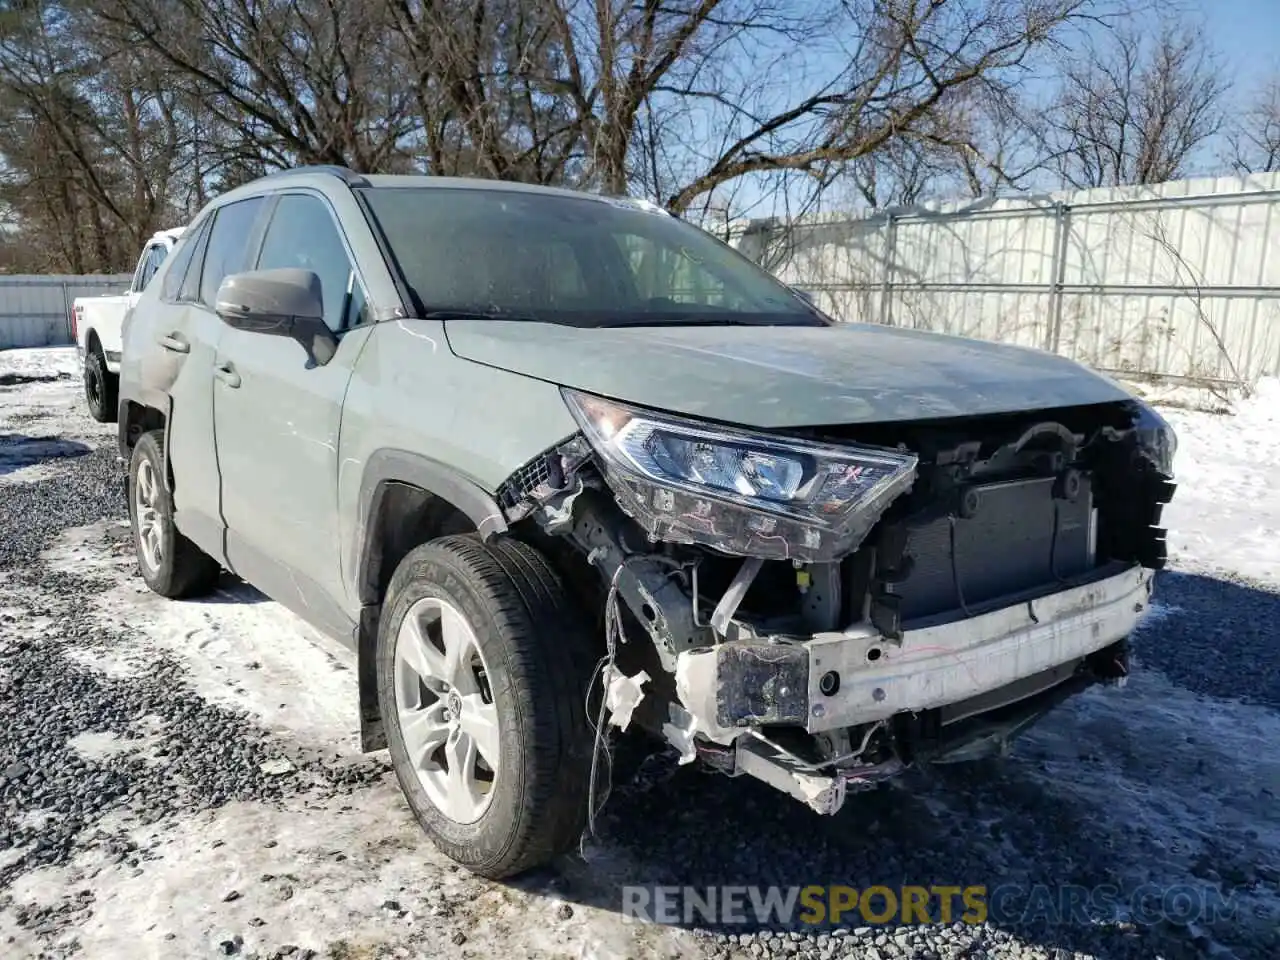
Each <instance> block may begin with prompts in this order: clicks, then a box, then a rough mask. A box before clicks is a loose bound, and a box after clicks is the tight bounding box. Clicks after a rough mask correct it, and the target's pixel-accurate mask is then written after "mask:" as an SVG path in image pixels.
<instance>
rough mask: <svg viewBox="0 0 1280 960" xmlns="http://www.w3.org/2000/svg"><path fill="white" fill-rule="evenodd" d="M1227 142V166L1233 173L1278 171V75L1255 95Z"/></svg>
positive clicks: (1279, 148)
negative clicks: (1228, 155) (1228, 160)
mask: <svg viewBox="0 0 1280 960" xmlns="http://www.w3.org/2000/svg"><path fill="white" fill-rule="evenodd" d="M1228 139H1229V148H1230V151H1231V152H1230V163H1231V166H1232V168H1233V169H1234V170H1236V171H1237V172H1239V173H1275V172H1278V171H1280V76H1276V77H1272V78H1271V79H1270V80H1269V81H1268V82H1267V83H1266V84H1264V85H1263V87H1262V89H1261V90H1259V91H1258V92H1257V94H1256V96H1255V97H1254V98H1253V100H1252V102H1251V103H1250V104H1249V105H1248V107H1247V108H1246V109H1245V111H1244V113H1243V115H1242V116H1241V117H1240V118H1239V120H1238V121H1237V124H1236V129H1235V130H1233V131H1232V132H1231V134H1230V136H1229V138H1228Z"/></svg>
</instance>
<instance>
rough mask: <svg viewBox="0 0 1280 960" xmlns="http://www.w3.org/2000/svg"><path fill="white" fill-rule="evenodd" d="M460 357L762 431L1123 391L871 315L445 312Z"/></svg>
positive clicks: (1061, 401) (1033, 354)
mask: <svg viewBox="0 0 1280 960" xmlns="http://www.w3.org/2000/svg"><path fill="white" fill-rule="evenodd" d="M445 327H446V332H447V336H448V339H449V345H450V347H451V348H452V350H453V352H454V353H456V354H457V355H458V356H460V357H464V358H466V359H468V360H473V361H475V362H477V363H484V364H488V365H490V366H494V367H500V368H502V369H504V370H510V371H513V372H516V373H521V374H524V375H526V376H530V377H536V378H538V379H540V380H547V381H550V382H552V383H557V384H561V385H563V386H568V387H575V388H577V389H579V390H583V391H586V392H589V393H595V394H599V395H601V396H604V397H609V398H612V399H615V400H625V401H629V402H630V403H633V404H637V405H640V406H645V407H651V408H654V409H659V410H667V411H670V412H673V413H681V414H685V415H687V416H691V417H700V418H704V419H708V420H717V421H720V422H722V423H730V424H740V425H742V426H750V427H759V428H787V427H810V426H822V425H831V424H846V423H874V422H884V421H895V420H923V419H935V418H943V417H959V416H976V415H981V414H991V413H1007V412H1013V411H1019V410H1027V409H1036V408H1049V407H1061V406H1072V405H1076V404H1089V403H1105V402H1107V401H1113V400H1125V399H1128V398H1129V394H1128V393H1126V392H1125V391H1124V390H1122V389H1121V388H1120V387H1118V386H1117V385H1116V384H1114V383H1113V382H1112V381H1110V380H1108V379H1107V378H1105V377H1102V376H1100V375H1098V374H1096V373H1093V372H1092V371H1090V370H1087V369H1085V368H1084V367H1082V366H1080V365H1079V364H1077V363H1075V362H1073V361H1071V360H1067V359H1065V358H1063V357H1058V356H1055V355H1053V354H1049V353H1044V352H1041V351H1038V350H1030V349H1026V348H1022V347H1012V346H1007V345H1004V344H997V343H987V342H985V341H981V340H968V339H964V338H960V337H949V336H944V335H941V334H932V333H924V332H921V331H918V330H902V329H898V328H894V327H882V326H877V325H874V324H859V323H844V324H839V325H837V326H832V327H717V326H681V327H676V326H664V327H656V326H655V327H622V328H607V327H606V328H582V327H570V326H561V325H558V324H551V323H531V322H527V321H524V322H522V321H507V320H451V321H448V322H447V323H446V325H445Z"/></svg>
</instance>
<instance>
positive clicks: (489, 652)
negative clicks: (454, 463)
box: [377, 536, 593, 879]
mask: <svg viewBox="0 0 1280 960" xmlns="http://www.w3.org/2000/svg"><path fill="white" fill-rule="evenodd" d="M592 666H593V658H592V655H591V650H590V646H589V643H588V640H587V635H586V634H585V633H584V631H583V628H582V618H581V617H580V615H579V611H578V610H577V609H576V608H575V606H574V604H573V601H572V600H571V598H570V596H569V594H568V592H567V591H566V590H565V588H564V585H563V583H562V581H561V579H560V577H559V576H558V575H557V574H556V572H555V571H554V570H553V569H552V568H551V566H550V564H548V563H547V561H546V559H545V558H544V557H543V556H542V554H540V553H539V552H538V551H536V550H534V549H533V548H532V547H529V546H527V545H526V544H524V543H521V542H519V541H516V540H509V539H499V540H496V541H493V542H491V543H488V544H486V543H482V542H481V541H480V540H479V539H478V538H477V537H475V536H453V537H443V538H441V539H439V540H434V541H432V542H430V543H427V544H424V545H422V546H420V547H418V548H416V549H415V550H413V551H411V552H410V553H409V554H408V555H407V556H406V557H405V558H404V560H403V561H402V562H401V564H400V566H399V567H398V568H397V570H396V573H395V576H394V577H393V578H392V581H391V585H390V587H389V589H388V592H387V597H386V602H385V603H384V605H383V614H382V617H381V622H380V625H379V631H378V647H377V673H378V699H379V705H380V709H381V711H382V720H383V725H384V727H385V729H386V731H387V741H388V746H389V748H390V750H391V759H392V762H393V764H394V766H395V771H396V776H397V778H398V779H399V781H400V786H401V788H402V789H403V790H404V793H405V797H406V798H407V799H408V801H409V806H410V807H411V808H412V810H413V813H414V815H415V816H416V817H417V819H418V822H419V823H420V824H421V825H422V826H423V828H424V829H425V830H426V831H427V833H428V834H429V835H430V836H431V838H432V839H433V840H434V841H435V843H436V845H437V846H438V847H439V848H440V849H441V850H442V851H443V852H444V853H445V854H446V855H448V856H449V857H451V858H452V859H453V860H455V861H457V862H458V863H460V864H462V865H463V866H465V867H467V868H468V869H470V870H472V871H474V872H475V873H478V874H480V875H482V876H486V877H491V878H494V879H498V878H502V877H509V876H513V875H515V874H518V873H521V872H523V871H525V870H528V869H531V868H533V867H537V866H540V865H542V864H545V863H547V862H548V861H550V860H551V859H553V858H554V857H555V856H557V855H558V854H560V853H563V852H564V851H566V850H567V849H568V848H569V847H571V846H572V845H573V843H574V841H575V840H576V839H577V838H578V837H579V835H580V834H581V832H582V829H583V825H584V822H585V817H586V800H587V783H588V780H589V778H590V767H591V746H592V737H591V731H590V727H589V726H588V724H587V717H586V707H585V699H586V694H587V684H588V680H589V678H590V673H591V669H592Z"/></svg>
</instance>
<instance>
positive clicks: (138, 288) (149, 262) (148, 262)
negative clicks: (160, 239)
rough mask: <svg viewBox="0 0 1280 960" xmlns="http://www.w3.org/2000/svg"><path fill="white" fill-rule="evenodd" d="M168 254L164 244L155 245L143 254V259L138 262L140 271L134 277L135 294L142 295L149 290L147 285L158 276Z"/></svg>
mask: <svg viewBox="0 0 1280 960" xmlns="http://www.w3.org/2000/svg"><path fill="white" fill-rule="evenodd" d="M166 252H167V251H166V250H165V247H164V244H162V243H153V244H151V245H150V246H149V247H147V249H146V251H145V252H144V253H143V254H142V259H141V260H139V261H138V269H137V271H136V272H135V273H134V276H133V290H134V292H135V293H141V292H142V291H143V290H145V289H147V284H148V283H150V282H151V278H152V277H154V276H155V275H156V271H157V270H159V269H160V264H162V263H164V258H165V254H166Z"/></svg>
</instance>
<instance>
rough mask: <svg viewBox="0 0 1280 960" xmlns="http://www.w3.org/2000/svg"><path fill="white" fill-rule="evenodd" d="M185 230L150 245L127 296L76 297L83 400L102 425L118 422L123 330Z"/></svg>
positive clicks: (159, 237) (73, 318)
mask: <svg viewBox="0 0 1280 960" xmlns="http://www.w3.org/2000/svg"><path fill="white" fill-rule="evenodd" d="M184 229H185V228H184V227H174V228H173V229H172V230H161V231H160V232H159V233H156V234H154V235H153V236H152V237H151V239H150V240H148V241H147V245H146V247H144V248H143V251H142V256H141V257H139V258H138V267H137V269H136V270H134V272H133V282H132V283H131V284H130V285H129V289H128V290H127V291H126V292H124V293H117V294H108V295H107V296H101V297H77V298H76V299H75V301H74V303H73V304H72V307H71V329H72V335H73V336H74V337H75V340H76V350H77V352H79V354H80V359H81V360H82V361H83V362H84V396H85V400H87V401H88V404H89V415H90V416H92V417H93V419H95V420H97V421H99V422H101V423H111V422H112V421H114V420H115V419H116V394H117V391H118V389H119V380H118V377H119V375H120V330H121V327H122V325H123V324H124V318H125V315H126V314H127V313H128V312H129V311H130V310H131V309H133V305H134V304H135V303H137V302H138V297H139V296H140V295H141V294H142V291H143V290H145V289H146V287H147V284H148V283H149V282H150V280H151V278H152V277H153V276H155V273H156V270H157V269H159V267H160V264H162V263H163V262H164V258H165V257H167V256H168V255H169V251H170V250H172V249H173V247H174V244H176V243H177V242H178V238H179V237H180V236H182V231H183V230H184Z"/></svg>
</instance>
